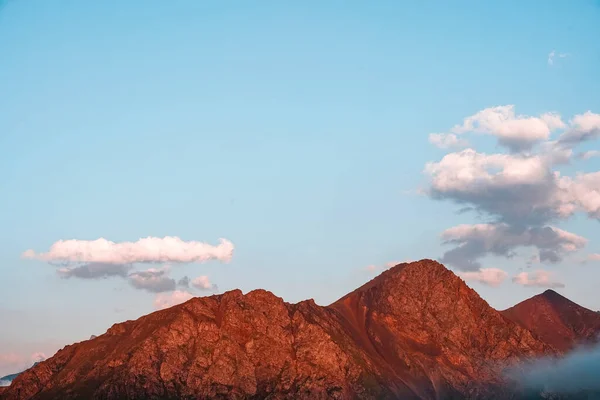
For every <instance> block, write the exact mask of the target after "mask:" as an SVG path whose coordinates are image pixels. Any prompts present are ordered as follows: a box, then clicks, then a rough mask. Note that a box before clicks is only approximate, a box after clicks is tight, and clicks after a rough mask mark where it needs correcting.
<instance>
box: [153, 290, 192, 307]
mask: <svg viewBox="0 0 600 400" xmlns="http://www.w3.org/2000/svg"><path fill="white" fill-rule="evenodd" d="M193 297H194V295H193V294H191V293H190V292H187V291H182V290H175V291H174V292H171V293H169V294H166V293H160V294H158V295H156V298H155V299H154V308H155V309H157V310H163V309H165V308H169V307H173V306H175V305H177V304H181V303H184V302H186V301H188V300H189V299H191V298H193Z"/></svg>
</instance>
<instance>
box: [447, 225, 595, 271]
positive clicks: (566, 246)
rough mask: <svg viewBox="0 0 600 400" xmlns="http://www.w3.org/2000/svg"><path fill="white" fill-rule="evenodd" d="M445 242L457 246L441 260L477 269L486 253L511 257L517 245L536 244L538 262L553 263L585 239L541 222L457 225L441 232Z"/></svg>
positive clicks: (577, 247)
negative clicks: (531, 224)
mask: <svg viewBox="0 0 600 400" xmlns="http://www.w3.org/2000/svg"><path fill="white" fill-rule="evenodd" d="M441 237H442V240H443V243H445V244H454V245H456V247H454V248H453V249H451V250H449V251H447V252H445V253H444V255H443V256H442V258H441V261H442V262H443V263H447V264H449V265H452V266H454V267H456V268H458V269H460V270H462V271H477V270H479V269H480V268H481V264H480V263H479V261H478V260H479V259H480V258H482V257H484V256H485V255H487V254H494V255H497V256H505V257H508V258H510V257H512V256H513V255H514V252H515V250H516V249H517V248H519V247H535V248H537V249H538V252H539V253H538V258H539V260H540V261H541V262H551V263H556V262H559V261H561V260H562V257H563V256H564V254H565V253H569V252H574V251H577V250H579V249H581V248H583V247H584V246H585V245H586V243H587V240H586V239H585V238H583V237H581V236H578V235H575V234H573V233H570V232H567V231H564V230H562V229H559V228H556V227H551V226H544V227H530V228H518V227H512V226H510V225H508V224H504V223H494V224H475V225H466V224H463V225H458V226H455V227H452V228H449V229H446V230H445V231H444V232H442V235H441Z"/></svg>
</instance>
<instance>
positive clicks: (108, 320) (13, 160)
mask: <svg viewBox="0 0 600 400" xmlns="http://www.w3.org/2000/svg"><path fill="white" fill-rule="evenodd" d="M0 4H1V5H0V57H1V58H0V109H1V110H2V112H1V113H0V174H1V175H0V193H1V194H2V196H0V321H2V329H0V376H2V375H3V373H11V372H15V370H19V368H25V367H26V366H28V365H29V364H31V363H32V362H33V361H35V360H37V359H40V358H43V357H47V356H50V355H52V354H53V353H54V352H55V351H56V350H58V349H60V348H62V347H63V346H65V345H67V344H70V343H73V342H77V341H81V340H85V339H88V338H89V337H90V335H98V334H102V333H103V332H105V331H106V329H107V328H109V327H110V326H111V325H112V324H113V323H116V322H121V321H124V320H128V319H135V318H138V317H139V316H141V315H144V314H147V313H149V312H152V311H154V310H156V309H159V308H164V307H168V306H170V305H172V304H176V303H178V302H181V301H185V300H186V299H188V298H190V297H191V296H203V295H211V294H214V293H222V292H224V291H227V290H231V289H234V288H240V289H242V291H244V292H247V291H250V290H252V289H256V288H264V289H267V290H270V291H272V292H273V293H275V294H276V295H278V296H281V297H282V298H283V299H284V300H286V301H289V302H297V301H300V300H303V299H307V298H314V299H315V301H316V302H317V303H318V304H321V305H327V304H329V303H331V302H333V301H335V300H336V299H337V298H339V297H341V296H343V295H344V294H345V293H347V292H350V291H351V290H353V289H354V288H356V287H358V286H360V285H361V284H363V283H364V282H366V281H368V280H369V279H371V278H373V277H374V276H376V275H377V274H378V273H380V272H381V271H383V270H384V269H385V268H388V267H389V265H393V264H395V263H399V262H404V261H410V260H418V259H422V258H430V259H437V260H441V261H442V262H443V263H444V264H445V265H447V266H448V267H449V268H451V269H452V270H453V271H455V272H456V273H457V274H459V275H460V276H461V277H463V279H465V280H466V281H467V283H468V284H469V285H470V286H471V287H473V288H474V289H475V290H477V291H478V293H480V295H481V296H482V297H483V298H484V299H486V300H487V301H488V302H489V303H490V305H492V306H493V307H495V308H497V309H504V308H507V307H510V306H511V305H513V304H515V303H517V302H519V301H522V300H524V299H526V298H528V297H531V296H533V295H535V294H537V293H540V292H542V291H543V290H546V289H547V288H552V289H554V290H556V291H558V292H559V293H562V294H563V295H565V296H566V297H568V298H570V299H572V300H574V301H576V302H578V303H579V304H581V305H584V306H586V307H588V308H591V309H594V310H600V297H598V296H597V287H598V282H599V281H600V237H598V232H599V228H600V224H599V220H600V174H598V171H600V153H599V151H600V116H599V115H598V114H597V113H600V96H599V95H598V93H600V80H599V79H598V71H600V42H599V41H598V40H597V38H598V37H600V24H598V23H597V22H598V20H599V18H600V3H598V2H595V1H580V2H564V1H544V2H542V1H526V2H523V1H509V0H507V1H486V2H480V1H475V0H473V1H454V2H433V1H421V2H398V1H378V2H361V1H344V2H342V1H330V2H320V1H304V2H275V1H263V2H258V3H257V2H251V3H250V2H241V1H232V2H220V1H205V2H204V1H203V2H198V1H193V0H189V1H188V0H181V1H177V2H165V1H153V0H150V1H141V0H139V1H136V0H131V1H127V2H122V1H116V0H107V1H102V2H95V1H73V0H72V1H67V0H63V1H53V2H48V1H44V0H4V1H3V2H0ZM415 295H416V296H418V293H415Z"/></svg>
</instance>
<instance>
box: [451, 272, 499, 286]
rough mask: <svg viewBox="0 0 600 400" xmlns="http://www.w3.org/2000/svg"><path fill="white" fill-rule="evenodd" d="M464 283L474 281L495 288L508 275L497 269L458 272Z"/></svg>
mask: <svg viewBox="0 0 600 400" xmlns="http://www.w3.org/2000/svg"><path fill="white" fill-rule="evenodd" d="M458 275H459V276H460V277H462V278H463V279H464V280H465V281H476V282H480V283H483V284H485V285H488V286H492V287H497V286H499V285H500V284H501V283H502V282H504V280H505V279H506V278H507V277H508V274H507V273H506V272H505V271H503V270H501V269H498V268H481V269H480V270H479V271H470V272H459V273H458Z"/></svg>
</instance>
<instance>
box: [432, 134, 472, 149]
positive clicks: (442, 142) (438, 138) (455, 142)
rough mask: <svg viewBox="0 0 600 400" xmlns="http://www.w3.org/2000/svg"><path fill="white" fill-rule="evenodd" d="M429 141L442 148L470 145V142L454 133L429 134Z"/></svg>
mask: <svg viewBox="0 0 600 400" xmlns="http://www.w3.org/2000/svg"><path fill="white" fill-rule="evenodd" d="M429 143H431V144H433V145H434V146H436V147H439V148H440V149H448V148H451V147H467V146H468V145H469V142H467V141H466V140H464V139H459V138H458V136H456V135H455V134H454V133H431V134H430V135H429Z"/></svg>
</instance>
